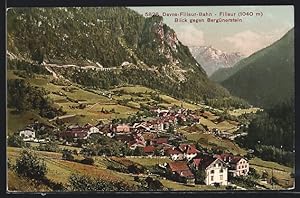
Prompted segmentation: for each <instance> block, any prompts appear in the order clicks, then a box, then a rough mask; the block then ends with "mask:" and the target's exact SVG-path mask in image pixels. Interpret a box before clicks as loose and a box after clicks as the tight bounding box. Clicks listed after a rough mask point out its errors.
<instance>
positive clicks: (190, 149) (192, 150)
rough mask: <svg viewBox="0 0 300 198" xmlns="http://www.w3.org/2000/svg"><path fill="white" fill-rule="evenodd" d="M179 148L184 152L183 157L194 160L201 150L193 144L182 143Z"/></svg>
mask: <svg viewBox="0 0 300 198" xmlns="http://www.w3.org/2000/svg"><path fill="white" fill-rule="evenodd" d="M178 148H179V150H180V151H181V152H182V153H183V158H184V159H186V160H187V161H190V160H192V159H193V158H194V157H196V156H197V154H198V153H199V152H200V151H199V150H197V149H196V147H195V145H193V144H180V145H179V146H178Z"/></svg>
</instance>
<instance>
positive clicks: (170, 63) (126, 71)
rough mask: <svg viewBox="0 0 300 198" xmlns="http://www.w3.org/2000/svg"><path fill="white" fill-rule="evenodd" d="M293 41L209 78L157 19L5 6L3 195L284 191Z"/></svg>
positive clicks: (121, 12) (288, 38) (290, 181)
mask: <svg viewBox="0 0 300 198" xmlns="http://www.w3.org/2000/svg"><path fill="white" fill-rule="evenodd" d="M293 43H294V30H293V29H291V30H290V31H289V32H287V33H286V34H285V35H284V36H283V37H282V38H281V39H279V40H278V41H276V42H275V43H273V44H271V45H270V46H268V47H266V48H264V49H262V50H260V51H258V52H256V53H254V54H252V55H250V56H248V57H246V58H243V57H240V58H239V60H236V63H235V64H233V65H232V66H231V67H226V68H220V69H216V71H215V72H213V73H212V74H211V75H210V76H208V75H207V74H206V71H205V70H204V69H203V68H204V67H203V66H202V65H200V63H199V62H200V61H197V60H196V59H195V58H194V57H196V56H195V55H194V54H192V53H191V52H192V51H193V52H196V51H194V50H192V49H189V48H188V47H187V46H185V45H183V44H182V43H181V42H180V40H178V38H177V35H176V32H175V31H174V30H173V29H171V28H170V27H169V26H168V25H166V24H165V23H164V21H163V17H161V16H156V15H154V16H151V17H143V16H142V15H140V14H138V13H137V12H136V11H134V10H132V9H129V8H125V7H107V8H104V7H103V8H100V7H99V8H15V9H10V10H9V11H8V13H7V156H8V157H7V179H8V184H7V190H8V191H10V192H65V191H66V192H69V191H232V190H289V189H293V187H294V157H295V153H294V134H295V127H294V122H295V120H294V99H293V98H294V95H293V94H294V84H293V83H294V47H293V45H294V44H293ZM205 49H207V48H205ZM266 71H267V72H266ZM261 73H264V75H263V76H262V77H260V75H261ZM274 76H275V77H274ZM253 79H255V80H253ZM275 86H278V87H275ZM274 87H275V88H274Z"/></svg>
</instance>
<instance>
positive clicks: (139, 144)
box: [128, 134, 146, 150]
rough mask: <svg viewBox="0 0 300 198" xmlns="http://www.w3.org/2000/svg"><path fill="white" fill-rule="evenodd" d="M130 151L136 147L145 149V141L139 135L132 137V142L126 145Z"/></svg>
mask: <svg viewBox="0 0 300 198" xmlns="http://www.w3.org/2000/svg"><path fill="white" fill-rule="evenodd" d="M128 146H129V148H130V149H132V150H134V149H136V148H137V147H145V146H146V141H145V139H144V137H143V136H142V135H141V134H136V135H133V140H132V141H130V142H129V143H128Z"/></svg>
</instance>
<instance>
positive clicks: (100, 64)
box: [7, 7, 229, 101]
mask: <svg viewBox="0 0 300 198" xmlns="http://www.w3.org/2000/svg"><path fill="white" fill-rule="evenodd" d="M7 30H8V51H9V55H10V56H9V57H10V58H18V59H26V60H27V61H34V62H36V63H43V64H44V65H47V64H50V63H51V64H52V66H53V65H56V66H57V65H60V66H62V65H69V66H70V65H77V66H78V67H69V68H68V70H69V71H67V72H66V71H65V69H64V68H62V67H60V68H57V67H56V70H55V71H56V72H57V73H58V74H59V75H60V74H61V73H63V75H62V76H63V77H65V78H68V79H69V80H73V81H76V83H79V84H83V85H85V86H91V87H100V88H107V86H115V85H119V84H127V83H130V84H140V85H145V86H150V87H151V88H158V89H160V90H162V91H164V92H165V93H168V94H170V95H173V96H175V97H180V98H188V99H191V100H194V101H200V100H202V99H203V97H208V98H215V97H223V96H228V95H229V93H228V92H227V90H225V89H224V88H222V87H221V86H219V85H217V84H215V83H214V82H212V81H210V80H209V79H208V78H207V75H206V73H205V71H204V70H203V69H202V67H201V66H200V65H199V64H198V63H197V61H196V60H195V59H194V58H193V57H192V55H191V53H190V51H189V49H188V48H187V47H186V46H184V45H183V44H182V43H181V42H180V41H179V40H178V39H177V36H176V33H175V32H174V30H172V29H171V28H170V27H168V26H167V25H166V24H164V23H163V18H162V17H159V16H153V17H150V18H144V17H143V16H142V15H140V14H138V13H136V12H135V11H132V10H130V9H128V8H122V7H110V8H109V7H106V8H51V9H50V8H30V9H28V8H26V9H11V10H9V12H8V26H7ZM52 66H50V65H49V67H52ZM88 66H89V67H88ZM80 67H82V68H80ZM87 68H91V69H89V71H88V72H86V69H87ZM105 68H107V70H109V71H107V70H104V69H105ZM50 69H51V68H50ZM134 75H135V76H134ZM106 76H109V78H107V77H106ZM133 76H134V77H133ZM102 77H103V78H102ZM99 78H101V80H100V81H101V82H99ZM78 79H82V80H78ZM84 79H89V82H86V81H85V80H84ZM116 79H117V80H116Z"/></svg>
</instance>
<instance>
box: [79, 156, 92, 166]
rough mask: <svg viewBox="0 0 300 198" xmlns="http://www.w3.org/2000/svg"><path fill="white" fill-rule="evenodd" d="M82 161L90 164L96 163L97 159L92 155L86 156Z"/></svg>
mask: <svg viewBox="0 0 300 198" xmlns="http://www.w3.org/2000/svg"><path fill="white" fill-rule="evenodd" d="M80 163H83V164H88V165H94V163H95V161H94V159H93V158H91V157H86V158H84V159H83V160H81V161H80Z"/></svg>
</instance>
